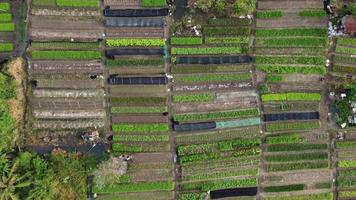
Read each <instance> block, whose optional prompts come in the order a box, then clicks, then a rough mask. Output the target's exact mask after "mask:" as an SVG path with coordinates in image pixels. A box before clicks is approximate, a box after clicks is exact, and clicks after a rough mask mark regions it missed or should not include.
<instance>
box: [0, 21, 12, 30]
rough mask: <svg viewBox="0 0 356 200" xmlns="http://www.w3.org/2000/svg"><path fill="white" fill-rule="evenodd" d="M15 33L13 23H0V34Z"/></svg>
mask: <svg viewBox="0 0 356 200" xmlns="http://www.w3.org/2000/svg"><path fill="white" fill-rule="evenodd" d="M13 31H15V24H14V23H0V32H13Z"/></svg>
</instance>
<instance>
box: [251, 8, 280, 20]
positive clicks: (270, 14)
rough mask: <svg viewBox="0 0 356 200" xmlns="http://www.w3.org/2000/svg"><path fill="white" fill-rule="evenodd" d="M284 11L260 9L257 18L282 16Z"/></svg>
mask: <svg viewBox="0 0 356 200" xmlns="http://www.w3.org/2000/svg"><path fill="white" fill-rule="evenodd" d="M282 16H283V13H282V11H280V10H259V11H257V13H256V18H257V19H269V18H279V17H282Z"/></svg>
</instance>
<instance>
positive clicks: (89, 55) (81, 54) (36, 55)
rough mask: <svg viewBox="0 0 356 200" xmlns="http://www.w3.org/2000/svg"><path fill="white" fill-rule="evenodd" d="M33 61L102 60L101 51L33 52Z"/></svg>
mask: <svg viewBox="0 0 356 200" xmlns="http://www.w3.org/2000/svg"><path fill="white" fill-rule="evenodd" d="M31 56H32V59H41V60H43V59H51V60H93V59H98V58H101V52H100V51H32V52H31Z"/></svg>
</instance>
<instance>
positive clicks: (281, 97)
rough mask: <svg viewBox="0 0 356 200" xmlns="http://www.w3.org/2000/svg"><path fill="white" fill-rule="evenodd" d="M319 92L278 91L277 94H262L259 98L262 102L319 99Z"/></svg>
mask: <svg viewBox="0 0 356 200" xmlns="http://www.w3.org/2000/svg"><path fill="white" fill-rule="evenodd" d="M320 98H321V95H320V94H319V93H297V92H294V93H292V92H291V93H279V94H263V95H262V96H261V99H262V101H263V102H269V101H320Z"/></svg>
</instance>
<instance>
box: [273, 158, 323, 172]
mask: <svg viewBox="0 0 356 200" xmlns="http://www.w3.org/2000/svg"><path fill="white" fill-rule="evenodd" d="M328 167H329V164H328V162H327V161H325V162H300V161H299V162H293V163H286V164H269V165H268V166H267V171H268V172H281V171H291V170H302V169H322V168H328Z"/></svg>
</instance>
